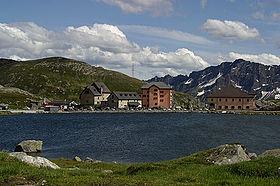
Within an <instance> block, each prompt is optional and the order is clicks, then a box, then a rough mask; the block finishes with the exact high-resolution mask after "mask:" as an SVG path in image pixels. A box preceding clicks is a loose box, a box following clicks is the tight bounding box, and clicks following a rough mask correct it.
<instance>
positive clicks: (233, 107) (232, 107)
mask: <svg viewBox="0 0 280 186" xmlns="http://www.w3.org/2000/svg"><path fill="white" fill-rule="evenodd" d="M218 108H219V109H220V110H221V109H223V107H222V106H219V107H218ZM224 109H232V110H234V109H240V110H241V109H242V106H237V107H235V106H231V107H229V106H225V107H224ZM246 109H250V107H249V106H246Z"/></svg>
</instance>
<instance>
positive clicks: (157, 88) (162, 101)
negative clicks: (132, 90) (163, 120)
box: [142, 82, 174, 108]
mask: <svg viewBox="0 0 280 186" xmlns="http://www.w3.org/2000/svg"><path fill="white" fill-rule="evenodd" d="M173 92H174V89H173V88H172V87H171V86H169V85H166V84H165V83H163V82H151V83H148V84H146V85H144V86H142V104H143V107H150V108H155V107H165V108H172V106H173Z"/></svg>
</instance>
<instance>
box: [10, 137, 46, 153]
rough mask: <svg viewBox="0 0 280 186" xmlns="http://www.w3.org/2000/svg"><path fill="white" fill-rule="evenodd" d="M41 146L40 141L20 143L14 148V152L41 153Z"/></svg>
mask: <svg viewBox="0 0 280 186" xmlns="http://www.w3.org/2000/svg"><path fill="white" fill-rule="evenodd" d="M42 144H43V142H42V141H36V140H26V141H22V142H20V143H19V144H18V145H17V146H16V148H15V152H41V151H42Z"/></svg>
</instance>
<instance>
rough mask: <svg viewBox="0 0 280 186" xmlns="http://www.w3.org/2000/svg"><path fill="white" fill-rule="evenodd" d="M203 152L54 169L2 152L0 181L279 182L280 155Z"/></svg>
mask: <svg viewBox="0 0 280 186" xmlns="http://www.w3.org/2000/svg"><path fill="white" fill-rule="evenodd" d="M205 153H207V152H203V153H197V154H195V155H192V156H188V157H185V158H181V159H177V160H172V161H166V162H160V163H143V164H131V165H130V164H115V163H79V162H75V161H72V160H68V159H57V160H52V161H53V162H54V163H56V164H57V165H59V166H60V167H62V169H60V170H53V169H50V168H36V167H32V166H30V165H28V164H25V163H22V162H20V161H18V160H17V159H14V158H12V157H9V156H8V155H7V154H6V153H3V152H2V153H0V185H1V184H4V185H5V184H6V185H10V184H41V183H44V182H45V181H46V183H45V184H46V185H280V176H279V175H278V172H277V169H278V167H279V166H280V158H275V157H265V158H260V159H257V160H252V161H250V162H242V163H238V164H234V165H223V166H217V165H212V164H211V163H209V162H207V161H206V159H205V158H204V155H205ZM69 168H71V169H69ZM106 170H107V171H106ZM108 170H111V171H110V172H108ZM44 180H45V181H44Z"/></svg>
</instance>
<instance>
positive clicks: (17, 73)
mask: <svg viewBox="0 0 280 186" xmlns="http://www.w3.org/2000/svg"><path fill="white" fill-rule="evenodd" d="M0 71H1V73H0V85H3V86H5V87H17V88H20V89H22V90H25V91H28V92H30V93H32V94H35V95H38V96H41V97H47V98H52V99H60V100H64V99H67V100H75V101H78V100H79V95H80V93H81V91H82V90H83V88H84V87H85V86H88V85H91V84H92V83H93V82H95V81H100V82H104V83H105V84H106V85H107V86H108V88H109V89H110V90H111V91H116V90H118V91H136V92H138V93H140V92H141V89H140V87H141V86H142V85H143V84H144V83H145V82H143V81H140V80H138V79H135V78H131V77H129V76H127V75H124V74H122V73H119V72H115V71H110V70H106V69H104V68H102V67H95V66H91V65H89V64H87V63H84V62H80V61H76V60H72V59H66V58H61V57H52V58H45V59H38V60H32V61H24V62H16V61H12V60H6V59H0Z"/></svg>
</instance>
